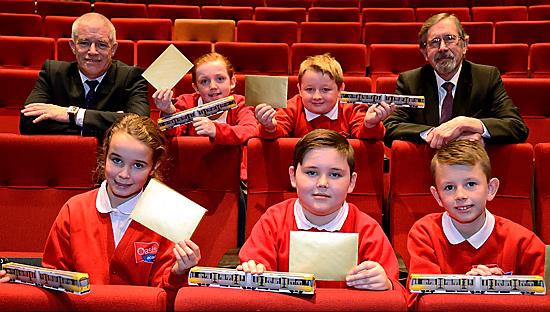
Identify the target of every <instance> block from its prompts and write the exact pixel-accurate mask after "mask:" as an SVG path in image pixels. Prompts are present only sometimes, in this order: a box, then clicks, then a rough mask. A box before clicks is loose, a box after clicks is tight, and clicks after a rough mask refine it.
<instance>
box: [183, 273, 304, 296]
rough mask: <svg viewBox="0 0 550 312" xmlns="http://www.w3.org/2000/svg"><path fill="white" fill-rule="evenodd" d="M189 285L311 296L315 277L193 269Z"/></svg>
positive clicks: (298, 274) (293, 274) (296, 274)
mask: <svg viewBox="0 0 550 312" xmlns="http://www.w3.org/2000/svg"><path fill="white" fill-rule="evenodd" d="M188 282H189V285H198V286H211V287H235V288H242V289H254V290H262V291H272V292H285V293H297V294H306V295H312V294H314V293H315V277H314V275H313V274H308V273H288V272H273V271H266V272H264V273H262V274H250V273H244V272H243V271H239V270H235V269H224V268H212V267H199V266H196V267H193V268H191V270H189V279H188Z"/></svg>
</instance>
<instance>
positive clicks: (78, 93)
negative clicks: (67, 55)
mask: <svg viewBox="0 0 550 312" xmlns="http://www.w3.org/2000/svg"><path fill="white" fill-rule="evenodd" d="M66 85H67V92H69V94H70V96H71V98H73V99H77V104H78V107H84V97H85V95H84V85H83V84H82V79H81V78H80V72H79V71H78V64H77V63H76V62H73V63H72V64H71V68H70V74H69V76H68V77H67V84H66ZM71 105H74V104H71Z"/></svg>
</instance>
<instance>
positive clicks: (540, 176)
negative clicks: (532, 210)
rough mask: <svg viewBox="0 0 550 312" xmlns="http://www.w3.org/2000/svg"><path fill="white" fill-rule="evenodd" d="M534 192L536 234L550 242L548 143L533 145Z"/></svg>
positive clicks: (549, 145)
mask: <svg viewBox="0 0 550 312" xmlns="http://www.w3.org/2000/svg"><path fill="white" fill-rule="evenodd" d="M535 169H536V172H535V193H536V194H537V202H536V205H537V213H536V217H535V219H536V220H537V234H538V235H539V237H540V238H541V239H542V241H543V242H544V243H546V244H550V226H549V224H550V183H548V181H550V143H541V144H537V145H536V146H535Z"/></svg>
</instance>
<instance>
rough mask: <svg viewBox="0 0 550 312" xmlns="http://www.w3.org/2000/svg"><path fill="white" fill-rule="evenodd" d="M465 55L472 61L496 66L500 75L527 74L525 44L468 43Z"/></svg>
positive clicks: (524, 75) (527, 54)
mask: <svg viewBox="0 0 550 312" xmlns="http://www.w3.org/2000/svg"><path fill="white" fill-rule="evenodd" d="M466 55H467V56H466V57H467V58H468V60H470V61H472V62H474V63H478V64H485V65H492V66H495V67H497V68H498V69H499V71H500V74H501V76H502V77H511V78H512V77H517V78H521V77H525V78H527V77H528V76H529V74H528V71H527V62H528V58H529V46H528V45H527V44H470V45H468V53H467V54H466Z"/></svg>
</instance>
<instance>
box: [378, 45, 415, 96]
mask: <svg viewBox="0 0 550 312" xmlns="http://www.w3.org/2000/svg"><path fill="white" fill-rule="evenodd" d="M396 59H398V60H399V62H396V61H395V60H396ZM425 63H426V61H425V60H424V56H423V55H422V53H420V51H419V50H418V45H417V44H372V45H371V46H370V63H369V64H370V65H369V66H370V67H369V68H370V76H371V78H372V79H373V80H375V79H377V78H378V77H382V76H396V75H399V73H401V72H404V71H407V70H410V69H414V68H417V67H420V66H422V65H424V64H425ZM394 89H395V88H394ZM392 93H393V92H392Z"/></svg>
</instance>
